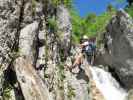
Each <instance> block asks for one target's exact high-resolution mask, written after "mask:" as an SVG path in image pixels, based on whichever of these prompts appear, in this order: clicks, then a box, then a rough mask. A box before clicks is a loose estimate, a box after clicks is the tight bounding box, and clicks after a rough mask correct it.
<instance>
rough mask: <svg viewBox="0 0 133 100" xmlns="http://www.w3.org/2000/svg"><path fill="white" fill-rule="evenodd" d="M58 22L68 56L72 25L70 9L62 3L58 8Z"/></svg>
mask: <svg viewBox="0 0 133 100" xmlns="http://www.w3.org/2000/svg"><path fill="white" fill-rule="evenodd" d="M57 23H58V28H59V34H60V36H61V38H60V39H61V41H62V44H63V46H62V47H64V48H65V53H66V56H67V52H68V51H69V49H70V42H71V31H72V25H71V20H70V14H69V11H68V9H67V8H65V7H64V6H63V5H60V6H59V7H58V8H57Z"/></svg>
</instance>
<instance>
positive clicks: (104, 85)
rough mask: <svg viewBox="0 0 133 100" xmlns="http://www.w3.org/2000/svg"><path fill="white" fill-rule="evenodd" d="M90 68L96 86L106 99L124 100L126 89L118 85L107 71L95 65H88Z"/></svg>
mask: <svg viewBox="0 0 133 100" xmlns="http://www.w3.org/2000/svg"><path fill="white" fill-rule="evenodd" d="M90 70H91V72H92V76H93V80H95V82H96V86H97V88H98V89H99V90H100V91H101V93H102V94H103V96H104V97H105V99H106V100H125V97H126V95H127V93H126V91H125V90H124V89H122V88H121V87H120V85H119V83H118V82H117V81H116V80H115V79H114V78H113V77H112V76H111V74H110V73H109V72H106V71H104V70H103V69H100V68H97V67H90Z"/></svg>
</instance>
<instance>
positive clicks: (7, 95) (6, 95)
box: [3, 82, 13, 100]
mask: <svg viewBox="0 0 133 100" xmlns="http://www.w3.org/2000/svg"><path fill="white" fill-rule="evenodd" d="M12 88H13V87H12V86H11V85H10V84H9V83H8V82H5V84H4V88H3V100H9V99H10V98H11V90H12Z"/></svg>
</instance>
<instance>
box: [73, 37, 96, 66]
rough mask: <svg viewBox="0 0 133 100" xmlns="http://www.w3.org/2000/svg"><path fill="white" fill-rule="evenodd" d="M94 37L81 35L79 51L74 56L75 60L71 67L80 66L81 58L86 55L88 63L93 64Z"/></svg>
mask: <svg viewBox="0 0 133 100" xmlns="http://www.w3.org/2000/svg"><path fill="white" fill-rule="evenodd" d="M95 40H96V39H95V38H90V39H88V37H87V36H86V35H84V36H83V38H82V39H81V41H80V48H81V51H80V53H79V54H78V55H77V56H76V57H75V58H76V59H75V61H74V63H73V65H72V68H71V69H73V68H75V67H76V66H78V67H79V68H80V65H81V64H82V63H83V58H84V56H85V55H86V57H87V61H88V63H89V64H90V65H93V62H94V58H95V52H96V45H95Z"/></svg>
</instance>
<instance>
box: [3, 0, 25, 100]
mask: <svg viewBox="0 0 133 100" xmlns="http://www.w3.org/2000/svg"><path fill="white" fill-rule="evenodd" d="M22 5H23V2H22V0H17V1H16V0H12V1H11V0H0V66H1V67H0V95H1V94H2V90H3V89H2V85H3V82H4V78H3V76H4V74H3V72H4V70H5V69H6V68H7V67H8V66H9V64H10V62H11V52H12V49H13V47H14V43H15V40H16V39H15V36H16V35H17V34H18V31H19V28H20V22H21V20H20V15H21V6H22ZM0 99H1V98H0Z"/></svg>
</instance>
